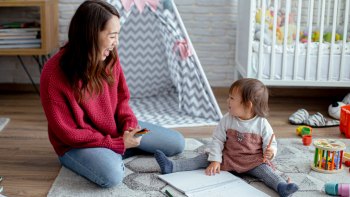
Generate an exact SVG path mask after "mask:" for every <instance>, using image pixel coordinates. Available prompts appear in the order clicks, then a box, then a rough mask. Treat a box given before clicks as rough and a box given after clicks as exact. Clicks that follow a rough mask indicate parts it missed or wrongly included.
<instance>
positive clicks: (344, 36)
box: [339, 0, 350, 81]
mask: <svg viewBox="0 0 350 197" xmlns="http://www.w3.org/2000/svg"><path fill="white" fill-rule="evenodd" d="M349 1H350V0H346V3H345V14H344V30H343V42H342V46H343V47H342V53H341V60H340V61H341V63H340V71H339V81H342V80H343V73H344V72H345V71H344V69H345V66H346V65H345V57H344V56H345V46H346V38H347V36H348V35H347V29H348V22H349V9H350V7H349V4H350V3H349Z"/></svg>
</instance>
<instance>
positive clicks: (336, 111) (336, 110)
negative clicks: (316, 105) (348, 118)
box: [328, 101, 345, 120]
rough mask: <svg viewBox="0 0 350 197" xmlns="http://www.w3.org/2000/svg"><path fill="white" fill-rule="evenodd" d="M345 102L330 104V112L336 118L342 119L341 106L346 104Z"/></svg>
mask: <svg viewBox="0 0 350 197" xmlns="http://www.w3.org/2000/svg"><path fill="white" fill-rule="evenodd" d="M344 105H345V103H343V102H339V101H338V102H334V103H332V104H330V105H329V106H328V114H329V116H331V117H332V118H334V119H337V120H340V108H341V106H344Z"/></svg>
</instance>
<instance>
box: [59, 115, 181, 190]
mask: <svg viewBox="0 0 350 197" xmlns="http://www.w3.org/2000/svg"><path fill="white" fill-rule="evenodd" d="M139 125H140V126H141V128H147V129H149V130H150V131H151V132H149V133H148V134H147V135H143V136H142V139H141V143H140V145H139V146H138V147H137V148H130V149H127V150H126V151H125V153H124V155H120V154H118V153H116V152H114V151H112V150H110V149H107V148H80V149H71V150H70V151H68V152H66V153H65V154H64V155H63V156H62V157H59V160H60V162H61V164H62V165H63V166H65V167H66V168H68V169H70V170H72V171H74V172H75V173H77V174H79V175H81V176H83V177H85V178H87V179H88V180H90V181H92V182H94V183H96V184H97V185H99V186H101V187H113V186H115V185H117V184H119V183H121V182H122V181H123V178H124V163H123V159H125V158H127V157H131V156H134V155H138V154H153V153H154V152H155V150H161V151H163V152H164V153H165V154H166V155H167V156H173V155H176V154H178V153H181V152H182V151H183V150H184V147H185V140H184V137H183V136H182V134H181V133H179V132H178V131H174V130H171V129H166V128H164V127H160V126H157V125H154V124H150V123H146V122H141V121H139Z"/></svg>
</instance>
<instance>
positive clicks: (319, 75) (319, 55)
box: [316, 1, 326, 81]
mask: <svg viewBox="0 0 350 197" xmlns="http://www.w3.org/2000/svg"><path fill="white" fill-rule="evenodd" d="M325 7H326V2H325V1H322V8H321V10H322V11H321V16H324V14H325ZM323 32H324V17H322V18H321V27H320V40H319V45H318V56H317V65H321V63H322V60H321V57H322V47H323V46H324V44H323ZM316 69H317V76H316V80H317V81H319V80H320V79H321V70H322V69H321V66H317V67H316Z"/></svg>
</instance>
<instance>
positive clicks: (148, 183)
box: [48, 138, 350, 197]
mask: <svg viewBox="0 0 350 197" xmlns="http://www.w3.org/2000/svg"><path fill="white" fill-rule="evenodd" d="M209 141H210V139H193V138H186V146H185V151H184V152H183V153H182V154H179V155H176V156H174V157H173V159H179V158H190V157H194V156H197V155H198V154H200V153H202V152H203V151H204V148H205V146H204V145H205V144H207V143H208V142H209ZM341 141H343V142H344V143H345V144H346V145H347V151H349V150H350V149H349V147H350V140H346V139H344V140H341ZM277 142H278V147H279V148H278V153H277V156H276V159H275V161H274V163H275V164H276V170H277V173H279V174H281V176H282V177H284V178H287V177H290V178H291V180H292V182H294V183H296V184H297V185H298V186H299V188H300V190H299V191H298V192H296V193H294V194H293V195H292V196H294V197H295V196H309V197H310V196H315V197H316V196H327V195H326V194H325V193H324V191H323V187H324V184H325V183H326V182H330V181H334V182H338V183H350V179H349V176H350V173H349V169H348V168H345V169H344V170H343V171H342V172H341V173H338V174H323V173H318V172H315V171H313V170H311V167H310V163H311V162H312V160H313V156H314V149H315V147H313V146H312V145H311V146H303V145H302V141H301V138H295V139H278V140H277ZM124 163H125V167H126V174H125V178H124V181H123V183H122V184H121V185H119V186H116V187H114V188H109V189H102V188H99V187H98V186H96V185H95V184H93V183H91V182H89V181H87V180H86V179H84V178H82V177H81V176H79V175H77V174H75V173H74V172H72V171H70V170H68V169H66V168H64V167H63V168H62V169H61V170H60V172H59V175H58V176H57V178H56V180H55V182H54V184H53V185H52V187H51V189H50V191H49V194H48V197H60V196H62V197H63V196H65V197H68V196H74V197H80V196H81V197H89V196H91V197H93V196H94V197H95V196H104V197H108V196H110V197H112V196H119V197H120V196H123V197H124V196H125V197H136V196H152V197H153V196H165V190H168V191H170V193H172V194H173V195H174V196H184V195H183V194H181V193H180V192H178V191H177V190H175V189H173V188H172V187H171V186H169V185H167V184H166V183H165V182H163V181H161V180H160V179H158V178H157V175H158V174H159V172H160V169H159V167H158V165H157V163H156V161H155V159H154V158H153V157H151V156H134V157H131V158H128V159H126V160H125V161H124ZM241 178H243V179H244V180H245V181H247V182H248V183H249V184H251V185H252V186H254V187H255V188H257V189H259V190H261V191H263V192H265V193H266V194H268V195H270V196H278V195H277V193H276V192H275V191H273V190H271V189H269V188H268V187H267V186H266V185H265V184H263V183H262V182H260V181H259V180H258V179H256V178H254V177H250V176H245V175H242V176H241Z"/></svg>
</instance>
